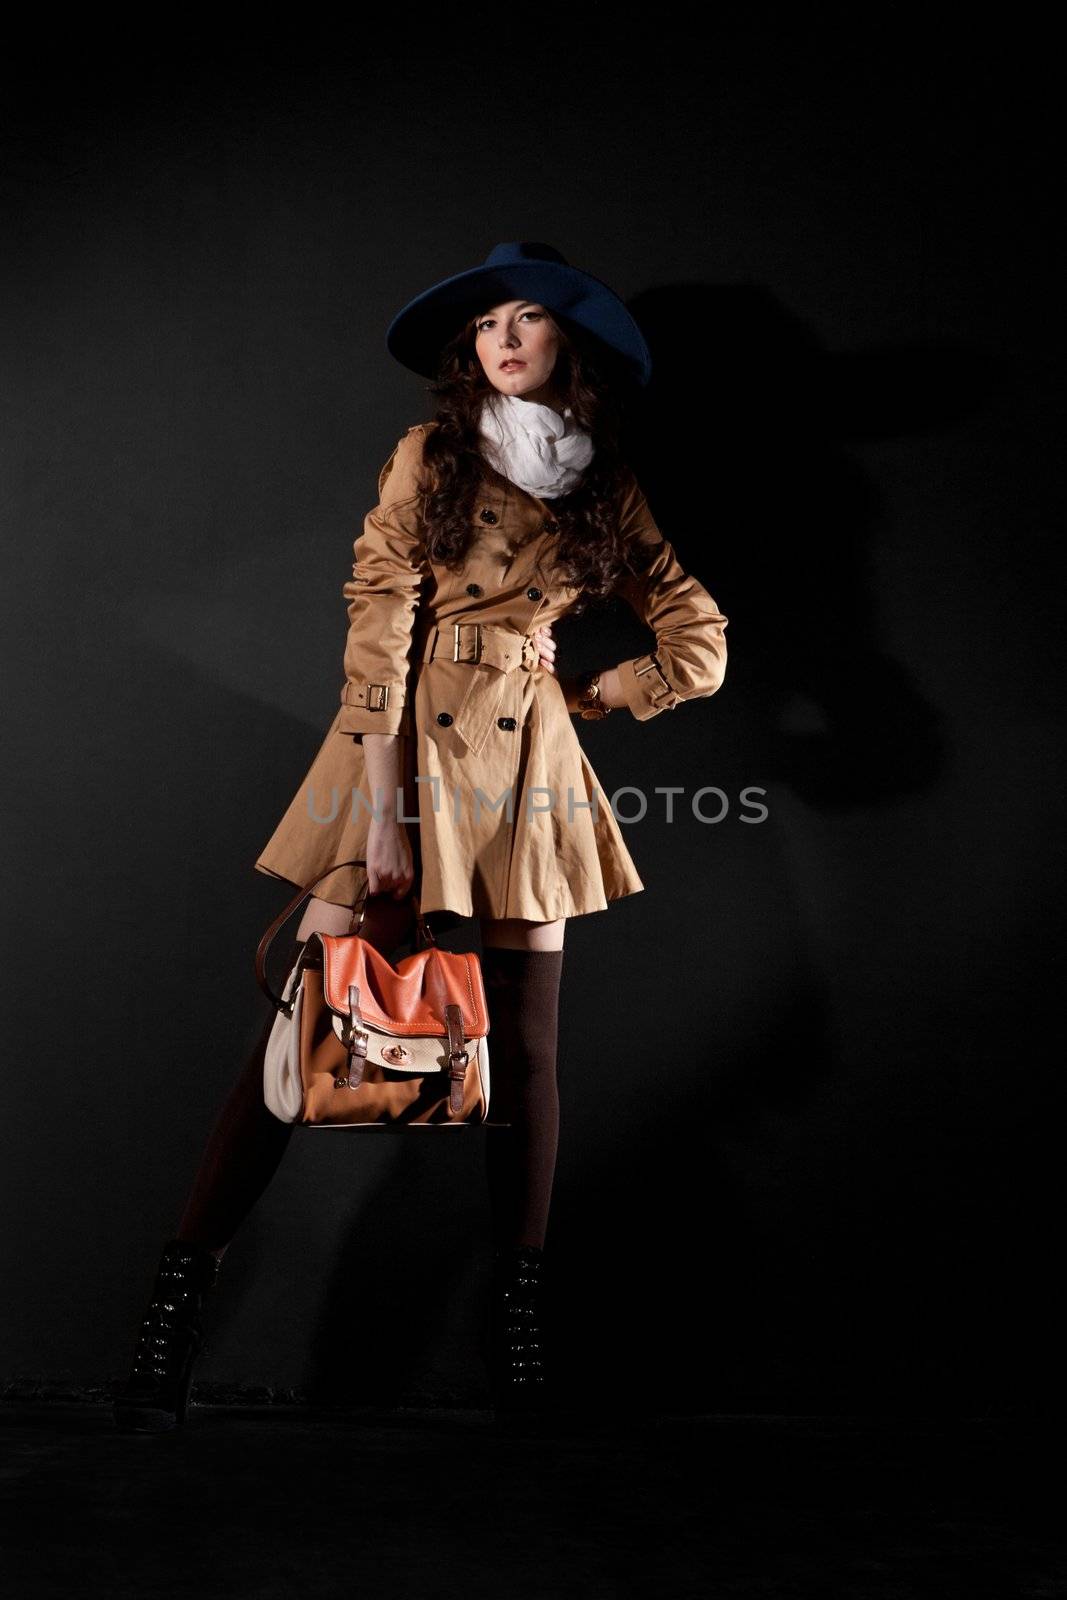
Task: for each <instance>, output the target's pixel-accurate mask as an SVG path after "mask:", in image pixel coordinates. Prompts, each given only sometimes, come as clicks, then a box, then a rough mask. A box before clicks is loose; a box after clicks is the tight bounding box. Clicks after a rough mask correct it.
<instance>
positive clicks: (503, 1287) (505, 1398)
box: [487, 1244, 549, 1414]
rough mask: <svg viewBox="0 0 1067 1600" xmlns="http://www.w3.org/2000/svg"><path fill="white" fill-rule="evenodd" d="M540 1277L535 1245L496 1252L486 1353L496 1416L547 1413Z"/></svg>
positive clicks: (540, 1257)
mask: <svg viewBox="0 0 1067 1600" xmlns="http://www.w3.org/2000/svg"><path fill="white" fill-rule="evenodd" d="M543 1272H544V1251H543V1250H541V1249H540V1248H539V1247H538V1246H537V1245H533V1244H523V1245H512V1246H510V1247H509V1248H507V1249H498V1250H496V1251H495V1252H494V1256H493V1280H492V1289H491V1302H490V1307H489V1326H488V1342H487V1354H488V1366H489V1379H490V1384H491V1389H492V1397H493V1407H494V1409H495V1410H496V1411H500V1412H513V1411H519V1412H525V1413H527V1414H529V1413H538V1414H540V1413H541V1412H543V1411H546V1410H547V1409H548V1404H549V1387H548V1384H549V1372H548V1363H547V1359H546V1350H545V1338H544V1329H543V1326H542V1322H543Z"/></svg>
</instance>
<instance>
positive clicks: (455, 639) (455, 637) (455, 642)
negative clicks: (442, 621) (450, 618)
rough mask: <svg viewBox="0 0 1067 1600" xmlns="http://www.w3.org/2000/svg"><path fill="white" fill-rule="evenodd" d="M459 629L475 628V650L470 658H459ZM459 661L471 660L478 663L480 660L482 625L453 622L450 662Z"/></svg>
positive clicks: (478, 623)
mask: <svg viewBox="0 0 1067 1600" xmlns="http://www.w3.org/2000/svg"><path fill="white" fill-rule="evenodd" d="M460 628H476V629H477V634H476V636H475V638H476V643H475V649H474V655H473V657H472V656H463V657H462V658H461V656H460V653H459V638H460V635H459V630H460ZM461 659H462V660H464V661H472V660H473V661H480V660H481V659H482V625H481V623H480V622H454V623H453V624H452V660H453V661H459V660H461Z"/></svg>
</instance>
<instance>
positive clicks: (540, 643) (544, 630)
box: [533, 622, 556, 672]
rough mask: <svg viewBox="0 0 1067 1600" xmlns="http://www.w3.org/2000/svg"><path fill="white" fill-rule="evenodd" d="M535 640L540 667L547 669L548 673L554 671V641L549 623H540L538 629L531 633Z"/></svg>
mask: <svg viewBox="0 0 1067 1600" xmlns="http://www.w3.org/2000/svg"><path fill="white" fill-rule="evenodd" d="M533 637H534V638H535V639H536V640H537V654H538V655H539V657H540V658H541V665H542V666H543V667H547V668H548V670H549V672H555V670H556V641H555V639H553V637H552V624H551V622H542V624H541V626H540V627H539V628H535V629H534V631H533Z"/></svg>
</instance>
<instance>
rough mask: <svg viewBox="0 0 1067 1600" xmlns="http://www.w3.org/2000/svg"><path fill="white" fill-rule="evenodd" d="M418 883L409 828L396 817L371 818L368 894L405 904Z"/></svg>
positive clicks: (368, 843)
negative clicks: (413, 887)
mask: <svg viewBox="0 0 1067 1600" xmlns="http://www.w3.org/2000/svg"><path fill="white" fill-rule="evenodd" d="M414 882H415V862H414V856H413V854H412V850H411V841H410V839H409V838H408V834H407V825H406V824H405V823H403V822H398V821H397V820H396V818H395V817H381V818H378V817H371V820H370V827H369V830H368V833H367V893H368V895H371V894H389V893H391V894H392V895H393V898H394V899H396V900H402V899H403V898H404V896H405V895H406V894H408V893H410V891H411V888H412V886H413V884H414Z"/></svg>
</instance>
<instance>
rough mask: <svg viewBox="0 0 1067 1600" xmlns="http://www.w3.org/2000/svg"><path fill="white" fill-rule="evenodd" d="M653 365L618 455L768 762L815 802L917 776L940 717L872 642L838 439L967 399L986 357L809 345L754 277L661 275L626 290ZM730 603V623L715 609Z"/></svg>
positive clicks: (989, 382) (836, 803) (868, 797)
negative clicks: (699, 591)
mask: <svg viewBox="0 0 1067 1600" xmlns="http://www.w3.org/2000/svg"><path fill="white" fill-rule="evenodd" d="M630 309H631V311H632V312H633V314H634V316H635V317H636V318H637V320H638V322H639V323H640V325H641V327H642V328H643V330H644V332H645V335H646V337H647V339H648V341H649V345H650V347H651V350H652V354H653V364H654V366H653V370H654V376H653V379H652V382H651V384H650V385H649V388H648V390H647V391H646V392H645V393H643V394H642V395H641V396H640V397H639V399H638V401H637V403H636V405H635V407H634V408H633V410H632V412H631V420H630V427H629V428H628V431H627V440H626V446H627V454H628V456H629V459H630V460H631V462H632V464H633V466H634V469H635V471H636V472H637V475H638V477H639V479H640V480H641V482H642V484H643V486H644V488H645V490H646V493H647V494H648V496H649V500H650V502H651V504H652V506H653V510H654V512H655V514H656V515H657V518H658V519H660V520H661V521H662V523H663V525H664V526H665V528H667V529H668V530H670V531H669V533H668V537H670V538H671V539H672V540H673V541H674V543H675V544H676V547H677V549H678V552H679V558H680V559H681V561H682V563H683V565H686V564H687V563H691V564H692V566H693V568H694V569H695V570H696V571H697V572H698V573H703V572H705V571H706V572H707V573H708V575H709V581H710V580H713V581H714V583H715V585H716V586H717V588H716V590H715V591H714V592H715V593H716V598H717V599H718V600H719V603H720V604H721V605H722V607H723V609H724V610H725V611H726V613H727V614H728V615H730V616H731V631H730V635H729V639H728V643H729V644H730V645H731V646H732V648H733V658H734V659H733V662H732V663H731V676H732V677H733V679H734V681H735V683H736V680H737V679H738V678H740V679H741V680H742V682H743V685H744V688H745V690H746V692H747V693H748V694H751V695H752V696H753V697H754V699H753V701H752V703H751V710H752V712H753V713H754V715H755V716H756V718H757V719H758V722H759V724H760V729H759V732H760V734H761V737H760V740H759V743H760V745H761V746H762V748H763V749H764V752H765V754H766V756H767V757H768V758H769V767H768V768H765V770H767V771H768V773H769V775H773V776H774V777H776V778H778V779H780V780H781V781H784V782H786V783H788V784H789V785H790V786H791V787H792V788H793V789H794V791H795V792H796V793H797V794H798V795H799V796H800V797H801V798H803V799H804V800H805V801H806V802H807V803H809V804H811V805H813V806H816V807H818V808H820V809H824V810H833V809H838V808H847V807H851V806H856V805H869V804H872V803H875V804H876V803H878V802H880V801H884V800H890V799H892V798H894V797H895V796H900V795H906V794H912V793H915V792H917V791H922V790H924V789H927V788H928V787H929V786H930V785H931V784H932V783H933V782H934V780H935V779H936V778H937V776H938V774H939V773H940V772H941V771H942V769H943V764H944V761H945V758H946V754H947V748H946V743H947V742H946V734H945V730H944V726H943V723H942V719H941V717H940V714H939V712H938V710H937V708H936V707H934V706H932V705H931V704H930V703H929V702H928V701H927V700H926V699H925V698H924V696H923V694H922V692H921V690H920V689H919V688H918V687H917V686H916V684H915V683H914V682H913V680H912V678H911V676H910V674H909V672H908V669H907V666H906V664H904V663H902V662H900V661H897V660H895V659H894V658H893V657H892V656H891V655H890V654H889V653H888V652H887V651H885V650H884V649H882V648H880V647H879V645H878V642H877V635H878V628H879V621H878V614H877V596H876V584H875V580H874V577H873V576H872V558H871V547H872V543H873V540H874V536H875V534H876V532H877V529H878V527H879V524H880V521H881V519H882V516H883V507H882V504H881V502H880V498H879V492H878V489H877V486H876V485H875V483H874V482H873V481H872V479H871V477H870V475H869V474H868V473H867V472H866V471H865V469H864V467H863V466H862V464H861V463H860V461H859V459H858V457H857V455H856V454H850V453H849V449H848V446H849V444H850V443H852V444H858V443H860V442H863V441H871V440H880V439H892V438H897V437H902V436H914V435H921V434H925V433H929V432H935V431H938V430H940V429H944V428H947V427H949V426H951V425H954V424H956V423H958V422H959V421H961V420H963V419H965V418H967V417H969V416H971V415H973V414H974V413H975V412H976V411H978V410H979V409H980V408H981V406H982V405H983V403H984V402H985V401H986V400H987V399H988V398H989V396H990V395H991V394H992V393H993V392H994V391H995V390H996V389H997V387H998V386H999V385H1000V384H1001V382H1002V380H1003V376H1004V374H1003V368H1002V365H1001V363H1000V362H999V360H998V358H996V357H995V356H993V355H992V354H990V353H989V352H976V351H970V350H967V349H963V348H961V347H958V346H952V345H940V346H937V345H929V346H919V345H910V346H897V347H888V348H876V349H872V350H868V351H858V352H836V351H830V350H827V349H825V348H824V347H823V346H822V345H821V344H820V342H819V341H818V339H817V338H816V337H815V335H814V334H812V333H811V331H810V330H809V329H807V328H806V327H805V326H804V325H803V323H802V322H801V321H800V320H799V319H798V318H797V317H796V316H794V315H793V314H792V313H791V312H790V311H788V310H787V309H786V308H785V307H784V306H783V305H782V304H781V303H780V302H779V301H778V300H777V299H775V297H774V296H773V295H772V294H771V293H770V292H769V291H768V290H766V289H764V288H762V287H759V286H757V285H749V284H739V285H736V286H729V287H721V286H716V285H714V284H706V285H704V284H694V285H681V286H663V287H658V288H655V289H649V290H647V291H645V292H644V293H642V294H640V295H638V296H636V297H635V298H634V299H633V300H632V301H631V302H630ZM734 619H736V620H734Z"/></svg>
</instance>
